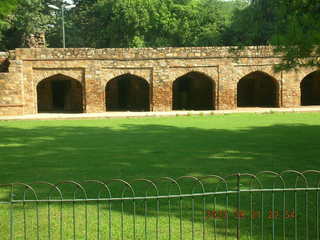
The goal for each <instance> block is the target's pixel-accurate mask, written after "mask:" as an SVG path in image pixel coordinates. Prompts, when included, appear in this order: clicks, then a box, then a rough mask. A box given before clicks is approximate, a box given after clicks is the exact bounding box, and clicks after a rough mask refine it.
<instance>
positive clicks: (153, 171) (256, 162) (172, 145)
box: [0, 124, 320, 234]
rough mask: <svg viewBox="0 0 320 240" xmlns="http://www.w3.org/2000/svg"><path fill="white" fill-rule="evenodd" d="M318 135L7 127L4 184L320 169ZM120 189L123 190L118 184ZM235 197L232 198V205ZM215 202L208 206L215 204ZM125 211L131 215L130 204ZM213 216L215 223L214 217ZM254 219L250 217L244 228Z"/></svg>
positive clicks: (0, 136) (302, 130)
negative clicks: (319, 163)
mask: <svg viewBox="0 0 320 240" xmlns="http://www.w3.org/2000/svg"><path fill="white" fill-rule="evenodd" d="M319 133H320V126H316V125H315V126H312V125H303V124H299V125H294V124H283V125H272V126H268V127H251V128H247V129H238V130H223V129H201V128H195V127H176V126H165V125H155V124H147V125H136V124H124V125H121V126H120V127H119V128H117V129H115V128H111V127H110V128H109V127H94V126H78V127H77V126H74V127H72V126H62V127H57V126H55V127H54V126H39V127H35V128H31V129H20V128H10V127H0V156H1V161H0V168H1V169H2V173H1V183H10V182H27V183H30V182H35V181H42V180H45V181H49V182H53V183H57V182H59V181H60V180H65V179H72V180H76V181H77V180H79V181H82V180H85V179H99V180H102V181H106V180H108V179H111V178H123V179H128V180H132V179H135V178H150V179H156V178H159V177H163V176H171V177H178V176H183V175H195V176H205V175H210V174H217V175H220V176H225V175H229V174H230V173H236V172H250V173H257V172H259V171H262V170H272V171H276V172H280V171H282V170H285V169H296V170H301V171H302V170H307V169H317V168H318V166H319V165H318V158H319V157H318V156H319V153H320V149H319V148H318V140H319ZM182 186H183V187H185V186H187V187H186V188H183V189H182V190H183V191H184V192H190V185H188V184H186V185H182ZM114 189H116V192H118V193H119V192H120V188H119V187H115V188H114ZM143 190H144V188H143V187H140V188H139V187H138V188H137V193H139V192H142V191H143ZM94 191H95V190H93V192H94ZM66 192H67V193H66V194H68V193H70V191H66ZM93 194H94V193H93ZM115 195H117V194H115ZM249 197H250V196H249V195H247V196H244V197H243V202H244V203H248V202H249ZM302 197H303V196H302ZM3 198H5V197H3ZM211 200H212V199H211ZM211 200H210V201H211ZM235 200H236V199H233V200H232V199H231V200H230V202H231V204H230V205H233V204H234V203H235ZM212 201H213V200H212ZM212 201H211V203H212V204H213V202H212ZM167 204H168V203H167V202H165V203H163V204H162V207H161V209H160V214H161V215H163V216H165V215H166V214H167V207H168V205H167ZM178 204H179V203H178V201H173V203H172V205H173V208H175V211H174V214H173V215H174V216H175V217H177V218H178V217H179V211H178V210H177V209H178ZM201 204H202V200H201V199H200V200H197V201H195V212H196V215H197V217H196V219H194V220H195V221H196V222H198V223H200V222H201V221H202V218H201V216H202V214H203V209H202V208H201V206H202V205H201ZM212 204H211V205H210V206H208V210H211V209H212V207H213V205H212ZM224 204H225V201H224V200H220V204H218V205H219V206H218V209H223V208H224ZM256 204H258V205H259V203H256ZM270 204H271V203H270V201H269V202H268V203H267V204H266V206H265V210H264V211H266V212H267V211H268V209H269V210H270ZM184 206H185V207H186V209H189V210H190V209H191V207H192V202H191V201H189V200H188V201H186V202H184ZM120 208H121V206H115V207H114V210H116V211H120ZM234 209H235V207H234V206H230V208H229V209H226V210H227V211H228V212H229V215H232V214H233V211H234ZM243 210H244V211H247V212H249V211H250V206H249V205H248V204H244V206H243ZM124 211H125V212H126V213H127V214H128V215H130V214H132V208H131V207H128V208H127V209H126V208H125V209H124ZM153 214H154V212H153ZM137 215H140V216H143V215H144V210H143V206H142V207H141V208H137ZM183 218H185V219H188V220H190V218H191V216H190V214H186V215H184V216H183ZM210 221H211V223H210V224H214V221H215V219H211V220H210ZM233 221H235V220H233ZM220 222H221V221H220ZM221 224H223V221H222V222H221ZM248 224H250V220H248V222H247V223H245V224H244V225H245V226H249V225H248ZM259 224H260V223H259ZM270 227H271V226H269V228H270ZM221 229H223V227H221ZM221 231H222V230H221ZM219 234H222V232H220V233H219Z"/></svg>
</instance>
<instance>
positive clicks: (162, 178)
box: [159, 177, 182, 195]
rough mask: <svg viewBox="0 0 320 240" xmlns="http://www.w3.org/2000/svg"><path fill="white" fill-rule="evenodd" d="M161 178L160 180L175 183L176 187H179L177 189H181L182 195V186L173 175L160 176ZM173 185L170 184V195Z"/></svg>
mask: <svg viewBox="0 0 320 240" xmlns="http://www.w3.org/2000/svg"><path fill="white" fill-rule="evenodd" d="M159 180H160V181H166V182H170V183H173V185H175V186H176V187H177V189H178V191H179V195H181V193H182V192H181V187H180V184H179V183H178V182H177V181H176V180H174V179H173V178H171V177H161V178H159ZM171 186H172V185H170V186H169V191H168V194H169V195H170V193H171V191H170V190H171Z"/></svg>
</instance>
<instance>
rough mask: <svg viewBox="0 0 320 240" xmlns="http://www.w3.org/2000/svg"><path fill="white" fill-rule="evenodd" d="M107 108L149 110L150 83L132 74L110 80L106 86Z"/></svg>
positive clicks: (115, 109) (114, 109)
mask: <svg viewBox="0 0 320 240" xmlns="http://www.w3.org/2000/svg"><path fill="white" fill-rule="evenodd" d="M106 109H107V111H149V110H150V97H149V83H148V82H147V81H146V80H144V79H143V78H140V77H137V76H135V75H131V74H125V75H122V76H119V77H116V78H114V79H112V80H110V81H109V82H108V84H107V86H106Z"/></svg>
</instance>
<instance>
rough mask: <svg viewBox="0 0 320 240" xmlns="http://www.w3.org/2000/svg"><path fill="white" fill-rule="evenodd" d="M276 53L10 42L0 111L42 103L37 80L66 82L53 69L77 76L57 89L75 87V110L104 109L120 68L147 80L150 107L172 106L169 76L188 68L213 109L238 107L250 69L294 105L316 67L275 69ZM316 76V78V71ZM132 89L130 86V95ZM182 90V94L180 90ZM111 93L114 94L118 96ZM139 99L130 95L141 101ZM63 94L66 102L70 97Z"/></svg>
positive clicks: (0, 81) (0, 79)
mask: <svg viewBox="0 0 320 240" xmlns="http://www.w3.org/2000/svg"><path fill="white" fill-rule="evenodd" d="M279 60H280V58H279V56H275V55H274V53H273V51H272V48H271V47H259V48H257V47H246V48H245V49H243V50H241V52H238V53H237V56H235V55H234V53H232V52H231V51H229V48H228V47H190V48H142V49H111V48H110V49H88V48H77V49H73V48H67V49H50V48H30V49H16V50H12V51H9V52H8V53H0V115H2V116H3V115H23V114H35V113H38V107H39V106H42V105H41V104H40V103H38V101H40V100H41V99H46V96H43V95H46V93H45V91H44V92H41V93H40V92H38V91H41V89H42V88H45V86H46V84H42V85H39V83H40V82H41V81H43V80H46V81H52V89H55V88H57V89H59V84H60V85H61V84H62V85H63V84H64V83H61V82H60V83H55V82H54V81H55V79H56V78H57V79H58V78H59V76H60V78H63V81H64V82H68V81H71V80H72V81H77V82H78V83H77V84H78V85H77V84H75V83H74V82H73V83H72V84H71V83H70V84H69V85H65V86H67V87H65V89H64V90H63V91H64V93H63V94H65V92H68V91H73V90H72V89H76V90H74V91H78V92H75V93H73V95H70V96H77V99H80V100H74V101H73V102H79V101H82V102H80V103H78V104H79V105H78V106H81V108H82V110H81V111H83V112H87V113H98V112H105V111H108V109H107V107H106V106H107V104H106V95H108V92H107V91H106V89H118V88H121V86H122V85H121V84H119V85H114V86H112V87H108V88H107V87H106V86H107V84H108V83H109V82H110V81H111V80H113V79H117V78H119V77H120V76H136V77H138V78H139V79H143V80H145V81H146V83H147V84H148V88H144V89H147V93H146V94H147V95H149V96H147V98H148V99H149V100H148V104H149V106H148V108H147V109H148V110H150V111H171V110H172V107H173V82H174V81H175V80H176V79H178V78H181V77H182V76H184V75H188V74H189V73H196V74H198V75H199V76H204V77H205V78H206V79H210V80H211V81H212V85H210V86H211V87H210V89H211V90H210V91H212V94H211V97H212V98H213V103H212V104H213V106H214V107H213V108H214V109H220V110H223V109H235V108H237V87H238V82H239V81H240V79H243V78H244V77H245V76H247V75H248V76H249V75H250V74H251V75H250V76H253V77H254V76H255V75H257V74H256V73H259V74H260V73H261V74H263V76H264V78H267V79H268V78H270V79H272V81H274V84H275V86H276V88H275V89H276V90H274V92H275V94H276V95H277V96H275V99H276V100H275V101H276V106H279V107H297V106H300V105H301V87H300V83H301V81H302V80H303V79H304V78H305V77H306V76H308V75H309V74H311V73H314V72H316V73H317V71H318V70H319V69H317V68H305V69H300V70H299V71H290V72H279V73H275V72H274V71H273V66H274V64H276V63H278V62H279ZM7 70H8V71H7ZM252 73H254V74H252ZM196 74H193V75H196ZM259 74H258V75H259ZM193 75H190V77H193ZM317 76H318V78H320V77H319V76H320V75H319V74H317ZM60 78H59V79H60ZM52 79H53V80H52ZM210 80H209V81H210ZM61 81H62V80H61ZM128 81H129V80H128ZM130 81H131V80H130ZM192 81H193V80H192V79H191V80H190V82H191V83H192V84H193V85H192V86H195V87H197V86H198V87H201V86H202V85H201V84H196V82H194V81H193V82H192ZM79 83H80V84H79ZM191 83H190V84H191ZM50 84H51V83H50ZM62 85H61V86H62ZM130 86H132V87H131V88H132V89H134V88H135V87H136V88H137V89H139V86H138V85H137V86H136V85H134V84H131V85H130ZM190 86H191V85H190ZM246 86H247V88H248V89H249V87H250V86H249V85H248V84H247V85H246ZM183 87H184V86H182V87H181V88H183ZM187 87H188V86H186V87H185V88H187ZM60 88H61V89H62V87H60ZM189 88H190V87H189ZM140 89H142V87H141V86H140ZM306 89H307V88H306ZM319 89H320V88H319ZM189 90H190V89H189ZM50 91H51V92H52V91H56V95H57V94H58V93H59V92H58V90H49V92H48V93H47V96H49V95H50V94H51V93H50ZM130 91H131V90H130ZM132 91H133V90H132ZM132 91H131V92H130V94H131V96H134V93H132ZM139 91H143V90H139ZM319 91H320V90H319ZM123 92H125V91H123ZM127 92H128V91H127ZM119 93H120V91H119ZM59 94H60V93H59ZM61 94H62V93H61ZM137 94H139V92H138V93H137ZM141 94H142V93H141ZM317 94H319V93H317ZM113 95H114V96H117V95H119V94H116V93H114V94H113ZM120 95H121V94H120ZM319 95H320V94H319ZM57 96H58V95H57ZM57 96H56V98H57ZM181 96H182V97H183V94H182V95H181ZM117 97H118V98H119V99H120V98H121V97H124V96H117ZM69 98H70V97H69ZM71 98H72V97H71ZM131 98H132V97H131ZM193 98H196V96H194V97H193ZM209 98H210V96H209ZM39 99H40V100H39ZM141 99H144V98H141ZM141 99H137V100H134V101H137V102H139V101H140V102H141V101H142V100H141ZM41 101H42V100H41ZM43 101H47V102H49V101H51V100H43ZM52 101H56V102H57V103H56V105H57V106H59V99H53V100H52ZM68 101H69V102H72V101H71V100H70V99H69V100H68ZM211 102H212V101H211ZM42 104H44V102H42ZM70 104H73V103H70ZM201 104H202V103H201Z"/></svg>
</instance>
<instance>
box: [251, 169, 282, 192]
mask: <svg viewBox="0 0 320 240" xmlns="http://www.w3.org/2000/svg"><path fill="white" fill-rule="evenodd" d="M257 175H271V176H272V177H273V178H274V181H273V182H272V187H273V188H275V184H276V182H275V181H276V180H277V178H279V179H280V182H281V183H282V188H285V185H286V184H285V181H284V179H283V177H282V176H281V174H280V173H277V172H274V171H262V172H259V173H258V174H257Z"/></svg>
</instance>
